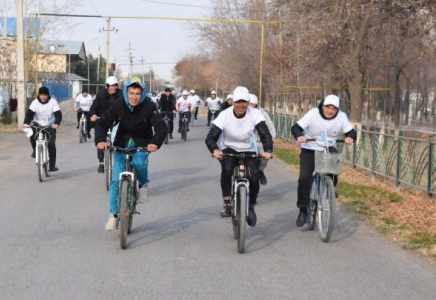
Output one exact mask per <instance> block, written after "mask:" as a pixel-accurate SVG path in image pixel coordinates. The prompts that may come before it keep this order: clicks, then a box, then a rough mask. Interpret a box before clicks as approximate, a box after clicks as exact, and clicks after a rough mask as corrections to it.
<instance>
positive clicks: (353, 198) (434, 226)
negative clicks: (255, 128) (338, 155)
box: [274, 140, 436, 260]
mask: <svg viewBox="0 0 436 300" xmlns="http://www.w3.org/2000/svg"><path fill="white" fill-rule="evenodd" d="M299 153H300V149H299V146H298V145H295V144H291V143H288V142H284V141H282V140H276V142H275V143H274V156H276V157H277V158H279V159H281V160H283V161H284V162H285V163H287V164H289V165H291V166H293V167H297V168H293V169H294V170H297V171H298V167H299ZM342 170H343V171H342V175H341V176H340V180H339V183H338V185H337V186H336V191H337V193H338V194H339V198H338V202H339V203H340V204H341V205H343V206H345V207H346V208H347V210H348V211H351V212H352V213H353V215H355V216H356V217H357V218H359V219H361V220H364V221H366V222H368V223H370V224H372V225H373V226H374V227H375V228H376V229H377V230H378V231H379V232H380V233H381V234H383V235H384V236H386V237H387V238H389V239H390V240H392V241H395V242H397V243H399V244H401V245H402V247H403V248H404V249H406V250H410V251H413V252H415V253H419V254H420V255H423V256H425V257H429V258H432V259H434V260H436V220H435V216H436V215H435V212H436V203H435V202H434V201H430V200H429V199H428V198H427V197H426V195H418V196H417V195H416V193H411V192H409V191H407V190H403V191H402V192H401V193H398V192H397V191H395V187H394V184H393V183H392V182H389V181H387V182H386V181H383V180H382V179H378V178H377V180H376V181H375V182H374V180H371V179H372V178H371V175H370V174H368V173H367V172H366V171H362V170H354V169H352V168H351V167H349V166H347V165H343V168H342ZM424 208H425V209H424Z"/></svg>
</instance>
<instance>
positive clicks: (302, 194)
mask: <svg viewBox="0 0 436 300" xmlns="http://www.w3.org/2000/svg"><path fill="white" fill-rule="evenodd" d="M329 151H330V152H332V153H337V150H336V149H335V148H332V147H331V148H330V149H329ZM314 170H315V151H314V150H309V149H304V148H302V149H301V153H300V178H298V200H297V207H308V206H309V202H310V186H311V184H312V175H313V171H314ZM333 183H334V185H335V186H336V184H337V183H338V176H333Z"/></svg>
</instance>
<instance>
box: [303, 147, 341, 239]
mask: <svg viewBox="0 0 436 300" xmlns="http://www.w3.org/2000/svg"><path fill="white" fill-rule="evenodd" d="M306 141H307V142H311V141H314V142H316V140H315V139H307V140H306ZM337 143H344V140H336V141H333V142H332V144H331V145H329V143H324V145H319V146H322V147H323V148H324V151H315V170H314V172H313V176H312V183H311V187H310V203H309V207H308V208H307V210H308V211H307V226H308V227H309V230H313V229H314V228H315V224H316V223H318V235H319V238H320V239H321V240H322V241H323V242H325V243H327V242H328V241H329V240H330V237H331V235H332V233H333V227H334V223H335V207H336V203H335V198H336V194H335V186H334V183H333V179H332V176H334V175H339V174H340V173H341V167H342V162H343V160H344V157H343V155H341V154H339V153H331V152H330V149H329V148H330V147H333V146H334V145H335V144H337ZM317 219H318V220H317Z"/></svg>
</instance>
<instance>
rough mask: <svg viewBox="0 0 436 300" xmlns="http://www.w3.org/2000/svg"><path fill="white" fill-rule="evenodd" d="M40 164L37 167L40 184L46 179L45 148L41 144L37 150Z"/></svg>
mask: <svg viewBox="0 0 436 300" xmlns="http://www.w3.org/2000/svg"><path fill="white" fill-rule="evenodd" d="M36 153H37V155H38V156H37V157H38V163H37V164H36V166H37V167H38V179H39V182H43V181H44V179H45V170H44V147H43V146H42V145H41V144H39V145H38V146H37V149H36Z"/></svg>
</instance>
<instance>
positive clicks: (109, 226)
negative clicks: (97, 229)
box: [105, 215, 118, 231]
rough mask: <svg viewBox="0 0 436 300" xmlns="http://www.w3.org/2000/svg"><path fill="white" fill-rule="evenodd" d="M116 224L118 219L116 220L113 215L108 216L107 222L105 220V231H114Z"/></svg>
mask: <svg viewBox="0 0 436 300" xmlns="http://www.w3.org/2000/svg"><path fill="white" fill-rule="evenodd" d="M117 224H118V218H116V217H115V216H114V215H109V220H107V223H106V226H105V229H106V230H107V231H112V230H115V229H116V228H117Z"/></svg>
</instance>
